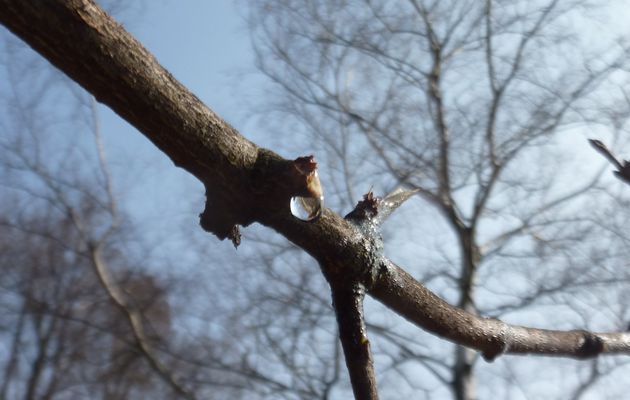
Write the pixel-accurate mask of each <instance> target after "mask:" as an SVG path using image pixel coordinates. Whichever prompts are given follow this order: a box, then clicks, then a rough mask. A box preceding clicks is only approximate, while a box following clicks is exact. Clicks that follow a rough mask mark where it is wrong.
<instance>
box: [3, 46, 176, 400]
mask: <svg viewBox="0 0 630 400" xmlns="http://www.w3.org/2000/svg"><path fill="white" fill-rule="evenodd" d="M2 44H3V51H4V53H5V55H6V57H5V58H3V59H4V62H3V65H2V67H3V71H2V74H3V76H6V77H7V78H8V79H7V80H6V81H5V82H4V84H3V96H2V97H1V99H0V101H2V103H3V106H4V107H6V110H7V112H6V113H5V114H4V115H5V118H3V121H2V126H1V129H2V132H1V135H0V155H1V161H0V171H1V174H0V177H1V179H0V197H2V199H3V201H2V204H1V210H0V215H1V216H0V237H1V243H2V245H1V246H0V270H1V271H2V276H3V279H2V294H1V295H0V302H1V303H2V305H3V306H2V309H3V312H2V317H1V321H2V327H3V331H2V335H1V336H0V337H1V339H0V340H2V344H3V346H4V347H5V348H6V349H7V353H6V356H5V357H2V359H1V360H0V363H1V364H0V365H1V367H0V368H1V371H2V372H1V378H0V398H2V399H5V398H6V399H9V398H11V399H18V398H24V399H53V398H54V399H58V398H59V399H63V398H78V397H80V398H98V397H100V398H103V399H131V398H146V396H150V397H152V398H172V397H173V396H174V395H173V394H169V393H172V392H173V391H174V392H177V391H180V390H181V391H182V392H186V391H185V390H183V389H182V388H181V387H179V385H178V383H176V382H174V381H173V379H174V378H173V376H174V375H172V373H171V372H170V371H168V370H167V369H166V367H164V365H163V364H162V362H161V361H159V357H160V356H159V355H158V354H157V352H156V351H155V349H157V348H162V347H164V346H163V344H164V338H166V337H168V336H169V335H170V330H171V316H170V308H169V305H168V303H167V295H168V294H167V292H166V289H165V284H164V283H163V282H161V281H160V279H159V278H157V277H154V276H152V275H151V274H150V272H148V271H147V270H143V269H142V268H138V265H134V264H135V263H136V262H138V261H134V260H133V257H132V256H131V255H130V254H131V253H130V250H131V247H133V246H131V247H130V246H129V244H128V243H130V242H135V243H136V244H137V245H136V247H139V243H140V241H139V240H138V239H133V235H132V234H131V232H132V230H133V229H132V227H131V225H130V224H129V223H128V222H127V220H126V218H125V217H124V216H123V215H122V213H121V212H120V211H119V210H118V206H117V201H116V196H115V195H114V190H113V188H112V177H111V176H110V173H109V169H108V165H107V161H106V158H105V152H104V148H103V144H102V138H101V135H102V134H101V132H100V126H99V123H98V115H97V111H96V108H95V107H94V106H95V103H94V102H93V101H92V102H90V98H89V97H88V96H86V94H85V93H84V92H82V91H81V90H80V89H79V88H77V87H76V86H75V85H74V84H72V83H71V82H69V81H68V80H67V79H66V78H65V77H63V76H62V75H60V74H58V72H56V71H53V70H52V69H50V68H49V67H48V66H46V65H45V64H43V63H41V60H40V59H39V58H34V57H35V55H34V54H33V53H32V51H30V50H29V49H27V48H25V47H24V46H23V45H22V44H20V43H17V42H16V41H15V40H14V39H13V38H9V37H7V36H6V35H4V37H3V43H2ZM48 97H51V98H52V97H54V99H55V102H50V101H48V100H47V98H48ZM61 104H63V106H60V105H61ZM59 127H61V129H60V130H61V131H62V132H63V131H64V130H66V129H68V130H70V129H72V130H76V131H81V130H83V131H84V132H85V133H88V135H86V136H83V137H81V136H80V135H77V136H76V137H74V138H73V137H68V138H64V136H63V134H62V135H60V131H59V130H58V129H59ZM90 131H92V133H93V135H92V136H90V135H89V132H90ZM82 139H86V140H82ZM94 150H96V151H94ZM88 166H89V167H88ZM135 250H136V251H138V250H139V249H135ZM147 260H148V259H146V258H145V259H144V260H143V261H144V262H146V261H147ZM112 266H115V268H113V267H112ZM140 267H142V266H140ZM144 267H146V266H144ZM156 377H161V378H162V379H161V381H162V382H163V384H162V383H160V379H158V378H156ZM169 386H170V389H169ZM160 392H162V394H160Z"/></svg>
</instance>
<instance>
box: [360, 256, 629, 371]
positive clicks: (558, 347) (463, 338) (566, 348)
mask: <svg viewBox="0 0 630 400" xmlns="http://www.w3.org/2000/svg"><path fill="white" fill-rule="evenodd" d="M381 262H382V265H381V276H380V277H379V279H377V281H376V283H375V284H374V285H373V286H372V287H371V289H370V295H371V296H372V297H374V298H375V299H376V300H378V301H380V302H382V303H383V304H384V305H385V306H387V307H389V308H391V309H392V310H393V311H395V312H396V313H398V314H400V315H401V316H403V317H405V318H407V319H408V320H409V321H411V322H413V323H415V324H416V325H418V326H419V327H421V328H423V329H425V330H427V331H429V332H431V333H433V334H435V335H438V336H440V337H442V338H444V339H447V340H450V341H452V342H454V343H457V344H460V345H463V346H466V347H469V348H472V349H476V350H478V351H479V352H481V354H482V356H483V357H484V358H485V359H486V360H487V361H492V360H494V359H495V358H496V357H498V356H499V355H501V354H515V355H525V354H537V355H549V356H556V357H571V358H577V359H587V358H592V357H597V356H599V355H601V354H630V333H628V332H612V333H596V332H589V331H585V330H572V331H555V330H548V329H537V328H527V327H523V326H517V325H510V324H506V323H505V322H503V321H500V320H498V319H494V318H483V317H480V316H477V315H474V314H471V313H468V312H466V311H464V310H462V309H460V308H458V307H455V306H452V305H450V304H449V303H447V302H446V301H444V300H442V299H441V298H439V297H438V296H436V295H435V294H433V293H432V292H430V291H429V290H428V289H427V288H426V287H424V286H423V285H422V284H421V283H419V282H418V281H416V280H415V279H414V278H413V277H412V276H410V275H409V274H408V273H407V272H405V271H404V270H402V269H401V268H400V267H398V266H397V265H395V264H394V263H392V262H391V261H389V260H387V259H385V258H383V259H382V261H381Z"/></svg>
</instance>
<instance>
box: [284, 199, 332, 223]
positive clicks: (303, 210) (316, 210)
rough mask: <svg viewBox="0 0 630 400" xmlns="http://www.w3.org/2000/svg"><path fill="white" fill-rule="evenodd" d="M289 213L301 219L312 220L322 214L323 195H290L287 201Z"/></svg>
mask: <svg viewBox="0 0 630 400" xmlns="http://www.w3.org/2000/svg"><path fill="white" fill-rule="evenodd" d="M289 206H290V208H291V214H293V216H294V217H296V218H298V219H301V220H302V221H314V220H316V219H317V218H319V216H320V215H322V209H323V208H324V196H321V197H320V198H315V197H300V196H295V197H291V202H290V203H289Z"/></svg>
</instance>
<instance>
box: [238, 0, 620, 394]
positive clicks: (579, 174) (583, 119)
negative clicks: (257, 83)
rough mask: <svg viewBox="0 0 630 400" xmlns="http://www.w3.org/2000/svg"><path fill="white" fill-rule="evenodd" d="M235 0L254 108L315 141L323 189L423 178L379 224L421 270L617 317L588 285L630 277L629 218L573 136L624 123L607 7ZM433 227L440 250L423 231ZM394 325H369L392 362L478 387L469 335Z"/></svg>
mask: <svg viewBox="0 0 630 400" xmlns="http://www.w3.org/2000/svg"><path fill="white" fill-rule="evenodd" d="M247 4H248V6H249V10H250V15H249V20H250V23H251V27H252V29H253V43H254V48H255V50H256V53H257V58H256V60H257V65H258V67H259V69H260V70H261V71H262V72H263V73H264V74H265V75H267V76H268V77H269V78H270V80H271V81H272V82H273V83H274V84H275V85H276V86H275V87H276V89H277V90H276V93H277V96H276V97H275V100H276V102H275V103H274V105H273V106H268V107H267V108H265V110H267V111H277V112H279V113H280V114H283V115H288V116H289V117H290V120H292V121H295V122H294V123H293V125H292V130H293V131H294V132H295V133H297V134H298V135H299V137H300V138H301V139H302V140H306V141H308V142H309V143H310V144H311V145H310V146H306V148H316V149H319V150H320V151H321V152H322V153H323V154H326V164H327V165H329V166H332V168H329V169H327V172H328V173H329V174H328V175H327V177H328V179H327V183H331V184H332V185H333V193H330V192H328V193H327V195H328V199H332V200H333V204H343V205H347V204H352V203H353V202H355V201H356V200H357V194H358V193H361V192H360V191H361V190H366V189H367V188H369V187H370V185H374V184H375V185H377V186H381V187H384V188H388V187H389V188H391V187H394V186H396V185H403V186H406V187H410V188H419V189H420V195H421V197H422V199H423V202H424V205H425V206H424V210H421V211H420V212H421V215H422V216H421V217H418V218H417V221H418V222H415V221H416V217H415V216H414V222H411V221H410V222H409V223H410V225H412V227H409V228H406V227H405V228H399V227H396V228H394V229H408V230H406V232H409V233H405V235H401V236H404V237H405V239H406V240H408V241H410V242H413V243H416V246H418V248H421V249H423V250H426V252H424V253H423V252H420V251H417V252H416V253H414V254H417V257H415V258H413V260H414V262H415V263H416V265H415V269H414V271H415V274H416V276H418V277H419V279H420V280H421V281H423V282H429V283H432V282H434V283H433V284H434V285H435V287H436V288H438V290H440V293H442V294H443V295H445V296H447V297H448V298H452V299H453V301H454V303H455V304H457V306H458V307H461V308H462V309H465V310H467V311H469V312H471V313H480V314H482V315H492V316H496V317H499V316H501V317H505V316H507V317H508V318H510V317H511V316H513V315H514V316H516V317H514V318H519V320H520V318H522V320H523V321H526V320H527V318H528V317H527V315H528V313H530V314H529V315H530V318H531V312H532V311H531V310H536V309H537V308H539V307H541V306H551V304H553V306H551V307H554V308H558V309H560V308H562V309H563V310H564V311H563V312H564V313H566V315H567V317H566V318H562V319H557V317H556V316H554V318H553V320H554V321H553V322H556V323H561V324H566V326H568V327H570V326H576V327H577V326H579V325H580V324H586V325H588V326H591V325H593V326H597V325H598V324H600V323H603V321H607V322H608V323H609V324H612V325H613V326H618V327H621V326H623V324H624V318H627V317H628V316H627V313H625V312H624V311H620V313H619V314H613V315H604V314H606V312H604V311H603V310H601V309H600V305H599V304H598V302H597V301H596V300H597V299H596V296H603V297H606V298H613V299H614V298H615V297H616V296H620V295H621V291H623V290H624V289H623V286H620V285H619V283H620V282H627V280H628V278H629V276H628V272H627V262H626V260H627V255H628V254H627V250H625V246H626V245H627V241H628V235H627V234H625V233H623V232H622V231H621V230H619V229H618V228H613V227H614V226H618V225H619V223H622V224H623V222H620V221H626V220H627V218H628V216H627V213H626V209H625V208H624V209H619V208H617V207H616V205H615V204H618V203H616V202H619V201H625V200H622V199H621V198H619V197H618V196H617V194H616V193H617V192H618V189H617V188H614V189H607V190H605V191H602V190H601V189H602V187H603V186H602V184H601V182H602V179H601V178H602V169H601V166H595V165H588V166H586V165H585V158H584V157H587V155H588V154H587V153H586V152H585V151H583V150H582V149H583V147H585V146H581V145H582V144H584V145H586V140H585V139H586V137H588V135H592V132H593V131H595V132H602V131H603V132H605V135H606V137H607V138H610V139H611V140H615V141H617V140H620V141H621V143H625V142H626V141H627V138H624V137H623V136H622V135H621V134H622V133H623V132H624V131H625V130H626V129H627V121H628V116H629V112H630V108H629V104H628V99H627V96H626V93H625V91H624V90H625V88H624V86H623V84H622V82H625V83H627V75H626V72H625V71H627V68H628V66H630V58H629V57H630V53H629V48H628V47H627V44H626V42H625V41H623V40H617V38H616V37H614V36H613V35H612V34H611V33H610V31H607V30H605V29H604V28H605V26H606V24H607V23H608V22H607V17H606V16H607V14H606V11H608V12H610V10H606V9H603V8H602V7H599V8H598V7H595V5H594V4H591V3H588V2H585V1H557V0H552V1H527V2H525V1H517V2H502V1H492V0H488V1H465V0H456V1H439V2H438V1H423V0H409V1H402V2H395V3H392V2H388V1H370V0H365V1H336V0H331V1H327V0H326V1H320V2H305V1H299V0H296V1H293V0H273V1H266V0H261V1H256V2H247ZM595 32H597V35H598V40H595V41H593V40H591V38H592V35H593V34H594V33H595ZM624 33H625V34H627V32H624ZM593 42H594V43H593ZM620 84H621V86H620ZM265 101H268V99H265ZM281 120H282V121H283V122H284V123H285V124H286V121H287V119H286V118H282V119H281ZM621 145H623V144H621ZM295 146H296V147H301V148H304V147H305V146H304V145H300V144H299V143H298V144H296V145H295ZM586 159H587V160H591V158H586ZM605 176H608V175H605ZM605 185H606V187H615V186H619V185H618V184H616V183H612V184H610V183H608V182H606V183H605ZM626 199H627V196H626ZM329 204H330V203H329ZM611 207H614V210H615V211H614V212H609V211H608V210H609V209H610V208H611ZM416 211H417V210H416ZM433 226H437V227H438V228H433ZM436 235H437V237H439V238H440V239H439V240H441V241H443V243H442V244H441V246H440V244H439V243H438V246H440V248H439V250H438V251H437V252H436V251H435V249H431V245H425V244H424V243H423V242H424V241H426V240H427V238H431V237H435V236H436ZM435 242H436V241H431V243H432V244H434V245H435ZM444 243H447V244H444ZM609 246H613V247H614V248H615V250H611V251H608V252H603V251H602V250H601V249H602V248H606V247H609ZM405 249H409V246H406V247H405ZM455 249H457V251H455ZM411 251H413V250H411ZM440 251H441V253H440ZM427 252H428V255H427ZM506 265H510V266H511V267H509V268H508V267H506ZM595 293H597V295H595ZM612 301H615V300H612ZM534 312H536V311H534ZM552 313H553V312H552ZM519 316H522V317H519ZM542 318H548V317H545V316H544V315H543V316H542ZM600 318H604V320H603V321H600V320H599V319H600ZM538 322H539V323H540V322H542V321H538ZM543 323H544V322H543ZM544 325H545V326H549V327H552V326H559V325H555V324H554V323H550V322H547V323H544ZM401 330H402V332H403V333H402V335H403V337H402V338H401V337H399V336H400V334H401ZM375 331H376V332H379V330H375ZM406 331H407V330H406V329H405V328H404V327H400V326H399V325H392V326H391V327H390V329H386V330H384V331H383V333H384V335H383V337H384V338H385V339H384V340H385V342H388V344H384V345H383V351H384V353H385V354H386V355H388V356H389V357H391V369H392V370H393V371H397V373H398V377H399V379H403V380H407V382H409V381H411V382H413V378H411V377H409V373H410V372H409V370H408V369H406V367H405V366H404V365H405V364H406V363H414V364H416V365H418V367H417V370H418V371H424V373H425V374H427V376H428V377H431V378H430V382H434V383H432V384H429V385H427V386H424V388H425V390H428V388H429V387H430V386H435V384H437V385H438V386H439V385H444V386H446V387H449V388H450V389H451V392H452V394H453V397H454V398H456V399H474V398H477V397H478V395H477V394H476V389H475V386H476V383H475V373H474V371H475V367H476V366H477V365H478V363H477V357H476V356H475V353H474V352H472V351H470V350H467V349H466V348H464V347H460V346H456V348H455V349H454V357H453V358H452V359H447V360H445V359H444V358H443V357H441V356H440V355H439V352H441V351H443V349H442V348H440V350H438V351H435V352H432V351H431V350H430V349H427V348H422V347H423V346H417V345H415V346H414V344H413V343H414V342H415V340H413V338H414V336H415V335H416V334H415V333H412V334H407V333H406ZM377 337H381V335H379V334H378V333H377ZM593 368H594V369H593V370H596V369H597V368H596V367H595V366H593ZM598 371H600V372H601V369H599V370H598ZM529 373H533V372H532V371H529ZM384 375H385V376H388V375H389V374H384ZM486 375H487V374H486ZM534 375H535V373H534ZM517 376H518V375H517ZM576 376H579V374H577V375H576ZM588 376H592V375H588ZM505 379H507V382H506V383H507V384H508V385H512V386H514V384H515V382H514V380H513V379H511V378H509V376H508V375H506V378H505ZM578 380H581V379H578ZM587 380H588V379H587ZM480 383H481V385H482V388H483V387H484V386H485V383H484V382H483V381H482V382H480ZM416 385H417V383H415V384H414V383H409V387H410V388H413V387H414V386H416ZM488 385H491V386H492V388H493V389H488V386H485V387H486V389H485V390H483V391H482V393H489V392H488V391H489V390H495V389H496V382H495V381H494V380H492V381H491V382H488ZM416 387H417V386H416ZM420 387H422V385H421V384H420ZM523 390H525V391H527V390H528V389H527V388H524V389H523ZM529 390H533V389H532V388H530V389H529ZM412 392H413V390H412ZM416 393H417V392H416ZM558 395H560V394H558ZM569 397H571V395H569V394H567V398H569ZM571 398H572V397H571Z"/></svg>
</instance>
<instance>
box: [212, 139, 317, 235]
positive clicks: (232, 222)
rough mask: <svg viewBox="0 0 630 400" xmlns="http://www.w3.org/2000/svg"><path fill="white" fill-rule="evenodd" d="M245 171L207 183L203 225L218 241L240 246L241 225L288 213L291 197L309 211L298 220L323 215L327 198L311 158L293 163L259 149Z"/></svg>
mask: <svg viewBox="0 0 630 400" xmlns="http://www.w3.org/2000/svg"><path fill="white" fill-rule="evenodd" d="M243 172H244V173H242V174H241V173H240V172H239V173H238V174H237V175H238V176H227V177H223V179H222V180H218V179H214V180H212V181H207V182H205V186H206V205H205V209H204V211H203V212H202V213H201V214H200V215H199V217H200V224H201V227H202V228H203V229H204V230H206V231H208V232H211V233H213V234H215V235H216V236H217V237H218V238H219V239H221V240H223V239H226V238H228V239H230V240H231V241H232V243H233V244H234V246H238V245H239V244H240V242H241V239H240V238H241V235H240V231H239V225H240V226H247V225H249V224H251V223H252V222H254V221H264V220H268V219H269V218H272V217H273V216H274V215H277V214H286V213H288V212H289V211H290V200H291V199H292V198H294V199H297V200H298V202H297V204H298V205H299V206H301V207H302V208H304V210H305V212H306V214H305V217H304V218H300V217H299V216H298V218H300V219H303V220H307V221H313V220H315V219H317V218H318V217H319V216H320V215H321V213H322V211H323V199H324V195H323V191H322V187H321V183H320V181H319V176H318V175H317V163H316V162H315V158H314V157H313V156H312V155H311V156H305V157H298V158H296V159H295V160H292V161H291V160H285V159H284V158H282V157H280V156H279V155H277V154H275V153H273V152H272V151H269V150H265V149H260V148H259V149H257V156H256V160H255V162H254V163H253V165H251V167H250V168H249V169H248V170H246V171H243ZM226 182H227V183H226ZM294 215H295V214H294ZM296 216H297V215H296Z"/></svg>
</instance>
